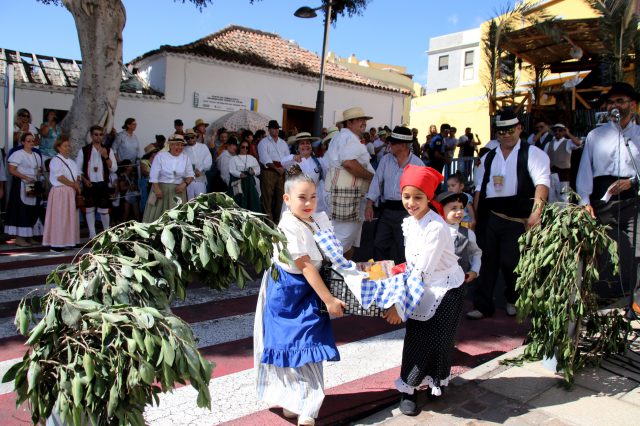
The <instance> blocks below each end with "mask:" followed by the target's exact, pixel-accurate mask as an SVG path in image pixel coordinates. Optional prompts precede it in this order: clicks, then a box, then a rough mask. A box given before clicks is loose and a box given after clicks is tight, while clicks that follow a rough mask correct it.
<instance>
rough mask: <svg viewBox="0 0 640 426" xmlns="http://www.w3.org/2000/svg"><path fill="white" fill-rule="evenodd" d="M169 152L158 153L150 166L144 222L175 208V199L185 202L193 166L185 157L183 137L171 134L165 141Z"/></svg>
mask: <svg viewBox="0 0 640 426" xmlns="http://www.w3.org/2000/svg"><path fill="white" fill-rule="evenodd" d="M167 143H168V144H169V150H168V151H161V152H159V153H158V154H157V155H156V157H155V158H154V160H153V163H151V173H150V174H149V182H150V183H151V194H150V195H149V198H148V200H147V206H146V207H145V209H144V216H143V218H142V221H143V222H147V223H149V222H153V221H154V220H156V219H158V218H159V217H160V216H162V213H164V212H165V210H169V209H172V208H173V207H175V206H176V201H175V200H174V198H175V197H179V198H180V199H181V200H182V202H183V203H184V202H186V201H187V186H189V184H190V183H191V181H192V180H193V179H194V177H195V174H194V172H193V165H192V164H191V160H189V157H188V156H187V155H186V154H183V153H182V150H183V149H184V146H185V141H184V137H183V136H182V135H175V134H174V135H172V136H171V137H170V138H169V140H168V141H167Z"/></svg>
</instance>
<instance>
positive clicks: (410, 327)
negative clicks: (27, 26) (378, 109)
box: [0, 83, 640, 424]
mask: <svg viewBox="0 0 640 426" xmlns="http://www.w3.org/2000/svg"><path fill="white" fill-rule="evenodd" d="M639 101H640V94H638V93H637V92H635V90H634V89H633V88H632V87H631V86H630V85H628V84H626V83H615V84H614V85H613V86H612V88H611V89H610V90H609V92H608V93H606V94H605V95H604V97H603V103H604V104H605V105H606V107H607V109H608V110H609V111H613V110H614V109H615V111H617V112H616V114H618V116H616V120H614V121H615V122H613V121H612V122H609V123H606V124H604V125H602V126H601V127H598V128H596V129H594V130H593V131H591V132H590V133H589V134H588V136H587V137H586V140H584V141H583V140H582V139H581V138H578V137H576V136H574V135H572V134H571V132H570V130H569V128H568V125H567V124H566V123H555V124H553V125H549V124H548V123H547V122H546V121H544V120H541V119H540V120H537V121H536V123H535V129H534V131H533V132H531V134H530V135H529V136H528V137H527V138H525V137H524V128H525V126H524V123H523V122H522V121H521V120H520V119H519V118H518V116H517V114H516V113H515V111H513V110H511V109H505V110H502V111H500V112H499V113H498V114H497V115H496V117H495V123H494V129H493V130H494V134H495V139H494V140H491V141H489V142H488V143H487V144H486V146H484V147H483V148H481V149H478V148H479V145H480V140H479V138H478V136H477V135H475V134H474V133H472V130H471V128H466V129H465V132H464V134H463V135H462V136H460V138H456V129H455V128H454V127H451V126H450V125H449V124H446V123H445V124H441V125H440V127H439V132H438V128H437V127H436V126H435V125H432V126H431V127H430V130H429V134H428V135H427V136H426V140H425V143H424V144H422V145H421V144H420V143H419V142H418V131H417V129H410V128H408V127H407V126H395V127H394V128H393V130H392V129H391V128H390V127H388V126H384V127H378V128H376V127H371V128H369V129H368V130H367V121H368V120H370V119H371V118H372V117H371V116H369V115H367V114H366V113H365V112H364V110H363V109H362V108H360V107H353V108H349V109H347V110H345V111H344V112H343V116H342V119H341V120H340V121H339V122H338V123H336V127H331V128H328V129H323V131H322V135H321V136H320V137H314V136H313V135H311V134H310V133H308V132H297V131H296V132H295V133H294V134H292V135H290V136H289V137H286V136H287V135H285V134H284V132H283V131H282V129H281V126H280V125H279V123H278V122H277V121H276V120H271V121H269V122H268V124H267V126H266V128H265V129H264V130H262V129H260V130H258V131H256V132H255V133H254V132H252V131H251V130H248V129H240V130H238V131H233V132H232V131H228V130H227V129H224V128H220V129H211V128H209V125H208V123H206V122H205V121H204V120H202V119H198V120H196V121H195V123H194V125H193V128H187V129H185V128H184V123H183V122H182V120H180V119H176V120H175V121H174V129H173V131H172V133H171V134H170V135H169V136H168V137H166V138H165V137H164V136H162V135H158V136H156V138H155V142H153V143H151V144H149V145H147V146H145V147H144V154H142V155H140V154H141V152H140V147H141V144H140V141H139V140H138V138H137V136H136V134H135V130H136V121H135V119H134V118H127V119H126V120H125V122H124V125H123V126H122V131H121V132H119V133H117V132H115V130H113V129H112V130H111V131H110V132H109V133H108V134H107V133H106V132H105V131H104V129H102V128H101V127H100V126H97V125H96V126H92V127H91V129H90V130H89V138H90V142H89V143H88V144H86V145H85V146H84V147H82V148H81V149H80V150H79V151H78V153H77V156H76V158H75V159H74V158H72V156H71V144H70V142H69V140H68V139H67V138H66V137H65V136H64V135H63V134H62V133H61V132H60V128H59V126H58V125H57V120H56V116H55V114H49V115H47V121H46V122H45V123H43V124H42V125H41V127H40V128H39V129H35V128H34V127H33V126H32V125H31V120H30V114H29V112H28V111H27V110H24V109H21V110H20V111H19V112H18V116H17V120H16V133H15V137H16V146H15V147H14V148H13V149H12V150H10V151H9V153H8V155H7V161H6V165H7V173H8V175H9V176H11V177H12V178H13V179H12V183H11V185H10V189H9V190H8V192H7V193H6V198H8V200H9V201H8V203H7V213H6V216H5V223H4V231H5V232H6V233H7V234H10V235H12V236H15V244H16V245H18V246H29V245H32V244H38V243H39V242H38V241H37V240H36V239H35V238H36V237H38V236H40V235H43V239H42V243H43V244H45V245H49V246H51V248H52V249H53V250H56V251H59V250H64V249H65V248H69V247H73V246H75V245H76V244H78V243H79V240H80V234H79V211H81V212H82V213H83V214H84V218H85V221H86V224H87V227H88V229H89V235H90V236H91V237H93V236H95V235H96V233H97V231H96V215H99V217H100V220H101V222H102V227H103V229H108V228H109V226H110V224H111V223H112V212H114V211H118V213H117V214H116V220H129V219H133V220H142V221H144V222H152V221H154V220H156V219H157V218H158V217H159V216H160V215H161V214H162V213H163V212H164V211H166V210H167V209H170V208H172V207H173V206H175V204H176V203H178V202H184V201H187V200H188V199H191V198H193V197H196V196H198V195H199V194H202V193H205V192H211V191H223V192H227V193H228V194H229V195H230V196H232V197H233V198H234V199H235V201H236V202H237V204H238V205H240V206H241V207H243V208H246V209H249V210H252V211H255V212H261V213H264V214H265V216H266V218H267V219H268V220H270V221H271V222H272V223H273V224H274V225H275V224H277V226H278V227H279V228H280V229H281V230H282V231H283V233H284V234H285V236H286V237H287V241H288V243H287V248H288V251H289V253H290V254H291V255H292V257H293V260H294V262H295V263H294V264H292V265H288V264H285V263H282V262H281V261H279V260H276V261H275V262H276V263H275V266H274V267H275V268H276V269H277V270H278V274H277V276H278V278H273V277H272V276H271V274H269V275H266V274H265V279H263V289H262V290H261V295H260V301H259V313H260V315H257V316H256V321H258V323H259V328H260V329H261V330H262V329H264V335H263V336H260V339H261V340H260V341H259V342H258V347H260V348H262V352H260V353H257V356H259V360H260V362H259V376H258V393H259V397H260V398H261V399H263V400H265V401H267V402H270V403H273V404H277V405H280V406H281V407H283V408H284V409H285V415H286V416H297V417H298V420H299V424H313V422H314V419H315V418H316V417H317V414H318V410H319V408H320V405H321V403H322V399H323V396H324V394H323V392H322V380H323V379H322V361H323V360H337V359H339V354H338V351H337V349H336V347H335V341H334V339H333V335H332V332H331V326H330V323H329V322H328V316H325V315H324V314H322V313H321V312H320V310H319V307H320V301H322V302H324V304H325V305H326V307H327V309H328V311H329V313H331V314H332V315H334V316H341V315H342V312H343V307H344V303H343V302H342V301H340V300H338V299H336V298H335V297H334V296H332V295H331V294H330V293H329V291H328V290H327V288H326V286H324V285H323V283H322V279H321V277H320V275H319V273H318V270H319V269H320V267H321V266H322V259H323V257H326V256H325V255H326V253H325V252H324V249H323V248H321V246H320V244H319V243H318V239H314V237H315V236H316V234H318V233H323V232H329V233H330V236H331V238H333V239H335V241H336V242H337V244H339V253H340V257H341V258H343V259H344V261H345V262H348V261H349V259H351V258H352V256H353V254H354V251H355V250H356V249H357V248H358V247H359V246H360V242H361V237H362V230H363V222H364V221H375V226H374V227H373V228H374V231H373V232H374V235H373V237H372V240H373V253H374V257H375V258H376V259H377V260H382V259H388V260H393V261H394V262H395V264H397V265H399V264H405V265H406V270H407V271H410V273H412V274H414V275H413V276H414V277H417V278H416V279H418V281H420V282H423V283H426V284H427V285H425V288H424V294H423V296H422V299H421V303H420V304H418V305H417V307H414V308H415V309H413V310H412V311H411V312H409V313H408V315H407V317H406V318H404V317H402V316H401V315H400V314H399V313H398V312H396V309H395V308H393V307H392V308H390V309H389V310H388V311H387V312H386V314H385V318H386V319H387V321H389V322H390V323H392V324H397V323H400V322H402V321H406V323H407V334H406V337H405V348H404V352H403V359H402V369H401V372H400V377H399V378H398V380H397V381H396V386H397V388H398V389H399V390H400V391H401V392H402V395H403V396H402V401H403V402H402V404H401V411H402V412H403V413H405V414H416V413H417V411H416V410H417V408H416V398H415V393H416V391H417V390H419V389H421V388H423V387H425V386H426V387H428V388H430V389H431V390H432V394H433V395H434V396H436V397H437V396H439V395H440V394H441V387H442V386H446V384H447V382H448V378H449V375H450V359H449V356H450V352H451V350H452V348H453V344H454V336H455V330H456V327H457V324H458V323H459V319H460V317H461V316H462V300H463V298H464V297H465V294H466V291H467V290H466V289H467V284H473V291H472V299H473V305H474V306H473V309H472V310H471V311H469V312H467V313H466V316H467V318H469V319H472V320H481V319H483V318H486V317H490V316H492V315H493V314H494V312H495V311H496V306H495V299H494V288H495V286H496V283H497V280H498V276H499V274H501V275H502V277H503V280H504V284H505V291H504V292H505V293H504V296H505V301H506V305H505V306H504V310H505V312H506V313H507V315H510V316H514V315H516V314H517V311H516V307H515V302H516V299H517V297H518V294H517V292H516V288H515V283H516V278H517V276H516V274H515V272H514V271H515V269H516V265H517V264H518V261H519V256H520V253H519V248H518V238H519V237H520V236H521V235H522V234H523V233H524V232H525V231H526V230H527V229H529V228H531V227H533V226H537V225H538V224H539V222H540V219H541V213H542V209H543V206H544V205H545V203H546V202H566V201H567V200H568V192H567V189H568V188H569V187H570V182H571V176H572V175H575V174H576V173H577V181H576V190H577V193H578V194H579V195H580V197H581V198H580V201H579V202H580V203H581V204H583V205H585V208H586V209H587V211H589V212H590V213H591V214H592V215H593V216H594V217H596V218H597V219H598V220H599V221H600V222H601V223H604V224H608V225H611V227H612V228H611V236H612V237H613V238H614V239H615V240H616V241H617V242H618V244H619V251H620V260H621V263H620V265H621V276H622V278H623V279H622V282H623V289H622V290H623V291H625V292H627V293H628V292H630V291H632V290H633V289H634V288H635V279H636V278H637V277H634V271H633V265H635V258H636V257H638V256H639V250H638V249H637V247H635V244H634V242H635V241H636V240H637V237H638V231H637V226H636V222H637V216H638V210H637V205H636V202H637V193H638V191H637V189H638V181H637V178H636V172H635V168H634V167H635V166H634V162H635V163H638V162H640V127H639V126H638V124H637V123H636V118H635V117H636V115H635V113H636V109H637V103H638V102H639ZM627 141H629V148H628V149H621V148H620V147H621V146H622V145H623V144H624V143H625V142H627ZM456 149H457V150H458V159H463V161H458V162H457V167H455V168H454V167H451V164H452V163H453V162H454V155H455V150H456ZM577 149H582V150H583V154H582V158H581V161H580V164H579V168H578V169H577V170H572V169H573V167H572V162H571V156H572V153H573V152H574V151H575V150H577ZM469 160H470V161H469ZM0 167H2V169H0V182H1V183H3V184H2V185H0V191H1V192H0V195H5V194H4V193H5V187H4V181H5V180H6V176H5V175H6V174H5V171H4V162H1V163H0ZM292 171H293V172H292ZM287 175H289V177H288V178H287ZM45 205H46V209H45V208H44V206H45ZM117 207H120V208H117ZM618 231H620V232H618ZM275 259H277V255H276V257H275ZM276 282H277V286H278V288H280V287H281V288H289V287H290V290H291V291H290V292H289V291H285V292H284V293H283V292H281V291H280V292H274V291H273V289H274V288H275V287H276ZM291 306H296V307H297V308H296V309H298V308H299V309H300V311H299V312H292V311H291V309H290V307H291ZM258 323H257V324H258ZM257 329H258V328H257ZM443 330H446V331H445V332H443ZM301 335H304V336H306V337H305V339H302V340H301V339H299V338H298V337H296V336H301ZM254 337H256V336H254ZM300 353H304V354H305V355H304V356H300ZM425 354H427V355H425ZM293 384H295V386H300V389H299V390H300V392H298V393H296V394H291V393H290V392H289V391H290V390H291V389H290V387H291V386H293ZM299 395H306V396H305V398H302V399H300V398H299Z"/></svg>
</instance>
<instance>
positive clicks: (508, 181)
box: [476, 141, 551, 198]
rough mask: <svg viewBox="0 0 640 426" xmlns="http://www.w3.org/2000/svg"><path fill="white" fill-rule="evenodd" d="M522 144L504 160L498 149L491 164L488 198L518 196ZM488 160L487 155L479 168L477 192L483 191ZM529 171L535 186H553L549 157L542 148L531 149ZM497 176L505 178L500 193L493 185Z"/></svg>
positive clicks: (531, 147) (481, 160) (477, 172)
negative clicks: (485, 167) (485, 166)
mask: <svg viewBox="0 0 640 426" xmlns="http://www.w3.org/2000/svg"><path fill="white" fill-rule="evenodd" d="M521 143H522V142H521V141H518V143H517V144H516V146H515V147H514V148H513V150H512V151H511V152H510V153H509V156H508V157H507V158H504V155H503V154H502V150H501V149H500V148H498V149H496V156H495V157H494V158H493V162H492V163H491V172H490V174H489V176H490V177H489V183H488V184H487V198H494V197H510V196H513V195H516V193H517V191H518V172H517V167H518V151H520V144H521ZM486 159H487V155H486V154H485V155H484V156H483V157H482V158H481V159H480V167H478V169H477V171H476V176H478V179H477V182H476V191H480V190H481V189H482V180H483V178H484V162H485V160H486ZM527 169H528V171H529V176H531V180H532V181H533V185H534V186H538V185H544V186H546V187H547V188H549V187H550V186H551V178H550V174H551V166H550V165H549V157H548V156H547V154H545V153H544V151H542V150H541V149H540V148H537V147H535V146H530V147H529V161H528V163H527ZM497 175H501V176H503V177H504V183H503V185H502V189H501V190H499V191H496V188H495V186H494V184H493V176H497Z"/></svg>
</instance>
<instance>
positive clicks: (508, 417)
mask: <svg viewBox="0 0 640 426" xmlns="http://www.w3.org/2000/svg"><path fill="white" fill-rule="evenodd" d="M635 328H636V331H637V328H638V325H637V324H636V327H635ZM523 350H524V347H520V348H518V349H515V350H513V351H511V352H509V353H507V354H504V355H503V356H500V357H498V358H496V359H494V360H491V361H489V362H487V363H486V364H483V365H481V366H479V367H476V368H474V369H473V370H470V371H468V372H466V373H464V374H462V375H461V376H458V377H456V378H455V379H454V380H453V381H452V382H451V383H450V384H449V387H448V388H447V389H446V393H445V394H444V395H443V398H442V399H440V400H438V401H429V400H428V399H427V398H426V395H425V394H421V395H420V396H419V398H418V402H419V404H420V405H421V406H422V412H421V413H420V414H419V415H418V416H416V417H408V416H404V415H403V414H401V413H400V411H399V409H398V404H395V405H394V406H392V407H389V408H388V409H386V410H383V411H381V412H379V413H376V414H374V415H372V416H370V417H368V418H366V419H363V420H361V421H359V422H357V423H355V424H357V425H384V426H408V425H488V424H501V425H549V426H551V425H553V426H561V425H607V424H620V425H625V424H626V425H630V424H635V421H637V419H638V418H640V387H639V385H640V344H636V345H635V346H634V351H633V352H630V351H628V353H627V354H626V355H625V356H623V357H615V358H612V359H611V360H606V361H604V362H603V364H602V366H601V367H600V368H590V369H586V370H583V371H581V372H580V373H579V374H577V375H576V378H575V386H574V387H573V389H571V390H569V391H568V390H566V389H565V388H564V387H562V386H561V385H560V383H561V376H560V375H558V374H555V373H553V372H552V371H550V370H549V369H547V368H546V367H545V366H543V364H542V362H535V363H525V364H523V365H522V366H506V365H501V364H500V361H501V360H502V359H506V358H513V357H515V356H518V355H520V354H521V353H522V352H523ZM634 419H635V420H634Z"/></svg>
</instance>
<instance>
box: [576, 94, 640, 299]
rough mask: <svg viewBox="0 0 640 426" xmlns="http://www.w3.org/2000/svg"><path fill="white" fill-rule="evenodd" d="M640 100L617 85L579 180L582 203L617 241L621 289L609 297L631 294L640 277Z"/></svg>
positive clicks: (588, 144) (590, 140) (587, 146)
mask: <svg viewBox="0 0 640 426" xmlns="http://www.w3.org/2000/svg"><path fill="white" fill-rule="evenodd" d="M639 101H640V94H639V93H638V92H636V91H635V90H634V89H633V87H631V85H629V84H627V83H613V85H612V86H611V89H610V90H609V92H608V93H607V94H606V95H605V96H604V102H605V104H606V107H607V110H608V111H609V117H610V120H609V122H608V123H606V124H605V125H603V126H600V127H597V128H595V129H593V130H592V131H591V132H589V134H588V135H587V139H586V140H585V143H584V151H583V153H582V158H581V160H580V168H579V169H578V177H577V180H576V187H577V188H576V189H577V191H578V195H580V197H581V200H580V203H581V204H583V205H584V206H585V207H586V209H587V210H588V211H589V213H591V215H592V216H593V217H596V218H597V219H598V221H599V222H600V223H602V224H605V225H609V226H610V229H609V236H610V237H611V238H613V239H614V240H616V241H617V242H618V256H619V261H620V276H621V278H622V289H621V288H620V285H618V284H616V285H614V286H611V287H610V288H606V289H604V288H603V290H606V291H607V293H609V294H603V293H601V292H600V293H601V295H605V296H619V295H620V293H621V291H620V290H624V293H627V294H628V291H630V290H633V289H634V288H635V287H636V282H637V279H638V277H637V274H636V273H635V270H636V269H635V260H636V258H637V257H638V256H640V251H639V250H638V248H637V244H636V247H635V250H634V247H633V244H634V242H636V243H637V241H638V239H639V236H640V234H639V233H638V230H637V222H638V181H637V180H636V172H635V168H634V162H635V164H636V166H638V167H640V126H638V124H637V123H636V122H635V121H634V119H633V117H634V113H635V112H636V110H637V107H638V102H639ZM616 121H617V122H616ZM626 142H628V143H629V148H628V149H627V146H626ZM629 151H631V155H630V154H629ZM634 233H635V234H636V237H635V239H634ZM607 257H608V256H607ZM602 272H604V274H602V273H601V277H603V278H604V279H607V280H613V281H615V282H618V280H617V279H615V278H614V277H613V276H612V273H611V267H610V266H605V268H604V270H602Z"/></svg>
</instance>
